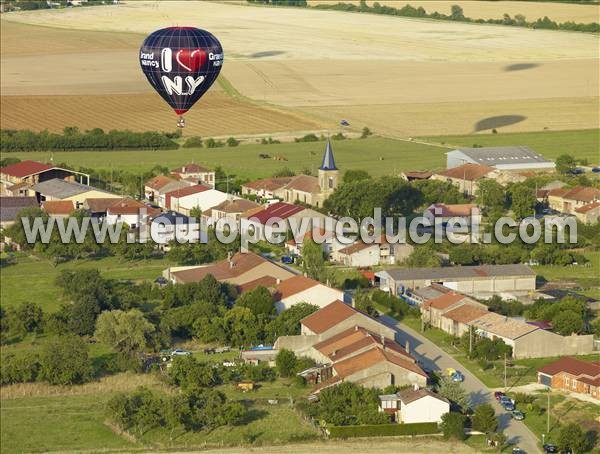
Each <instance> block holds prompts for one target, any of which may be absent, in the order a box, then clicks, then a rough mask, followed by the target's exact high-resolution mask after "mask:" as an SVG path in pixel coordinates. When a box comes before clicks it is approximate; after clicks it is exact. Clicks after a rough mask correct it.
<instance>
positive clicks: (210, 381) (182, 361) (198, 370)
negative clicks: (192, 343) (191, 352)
mask: <svg viewBox="0 0 600 454" xmlns="http://www.w3.org/2000/svg"><path fill="white" fill-rule="evenodd" d="M169 377H170V378H171V380H172V381H173V383H174V384H175V385H177V386H180V387H181V388H183V389H190V388H193V387H196V386H201V387H203V388H206V387H212V386H216V385H218V384H220V383H221V378H220V377H219V374H218V372H217V369H216V368H215V367H214V365H213V364H210V363H201V362H199V361H198V360H197V359H196V358H194V357H192V356H183V357H182V356H179V357H177V358H175V360H174V361H173V365H172V366H171V368H170V369H169Z"/></svg>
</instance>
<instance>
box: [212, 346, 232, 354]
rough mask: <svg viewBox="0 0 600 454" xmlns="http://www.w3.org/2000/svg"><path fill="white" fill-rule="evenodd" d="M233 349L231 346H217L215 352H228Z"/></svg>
mask: <svg viewBox="0 0 600 454" xmlns="http://www.w3.org/2000/svg"><path fill="white" fill-rule="evenodd" d="M230 350H231V347H217V348H215V353H226V352H228V351H230Z"/></svg>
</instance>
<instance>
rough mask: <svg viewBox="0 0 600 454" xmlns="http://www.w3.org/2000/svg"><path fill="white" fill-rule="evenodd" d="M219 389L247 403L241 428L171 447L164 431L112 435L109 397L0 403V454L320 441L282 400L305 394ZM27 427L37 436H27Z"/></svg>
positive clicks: (270, 388) (180, 438)
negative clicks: (270, 401) (108, 419)
mask: <svg viewBox="0 0 600 454" xmlns="http://www.w3.org/2000/svg"><path fill="white" fill-rule="evenodd" d="M25 386H28V385H25ZM31 386H35V385H31ZM84 386H87V385H84ZM76 388H77V387H73V389H76ZM288 388H289V389H288ZM292 388H293V389H292ZM220 389H221V390H222V391H224V392H225V393H226V394H227V395H228V396H230V397H231V398H233V399H239V400H242V399H243V400H245V401H246V404H247V405H248V409H249V413H248V417H247V420H246V421H245V423H244V424H242V425H239V426H235V427H229V426H227V427H220V428H217V429H215V430H212V431H201V432H190V433H186V434H175V438H174V440H173V442H170V441H169V435H170V434H169V431H167V430H164V429H153V430H151V431H148V432H146V433H144V434H142V435H141V436H140V435H139V434H137V433H135V434H133V435H135V438H136V439H137V440H128V439H127V438H125V437H123V436H120V435H118V434H116V433H115V432H114V431H113V430H111V428H109V427H108V426H107V425H106V424H105V421H106V413H105V404H106V402H107V401H108V399H110V397H111V395H112V393H111V392H103V393H98V392H92V393H88V394H85V393H84V394H82V395H62V396H39V397H19V398H9V399H3V400H2V401H1V410H2V429H1V437H2V448H1V452H7V453H8V452H24V451H25V452H41V451H67V450H68V451H74V450H77V451H81V450H88V449H89V450H103V451H105V450H109V451H110V450H127V451H130V450H132V449H136V448H137V449H146V450H147V449H148V448H155V449H156V448H165V447H173V448H180V449H189V448H192V447H211V446H212V447H221V446H237V445H240V444H248V445H249V444H252V445H263V444H282V443H290V442H299V441H304V440H312V439H316V438H318V437H319V433H318V431H317V430H316V429H315V428H313V427H312V426H311V425H310V424H309V423H308V422H306V421H305V420H304V419H303V418H302V417H301V416H300V415H299V414H298V413H297V412H296V411H295V410H293V409H292V408H291V407H290V403H289V399H287V398H285V396H286V395H289V394H293V395H295V396H300V395H304V394H306V391H307V389H308V388H297V387H293V386H291V385H290V384H289V383H288V382H286V381H282V380H277V381H275V382H274V383H265V384H264V385H263V386H262V388H261V389H260V390H259V391H257V392H248V393H241V392H239V391H236V390H235V389H234V387H233V385H224V386H222V387H220ZM267 398H279V399H280V401H279V403H278V404H277V405H269V404H268V403H267V402H266V400H265V399H267ZM31 427H35V428H36V430H34V431H31V430H27V428H31Z"/></svg>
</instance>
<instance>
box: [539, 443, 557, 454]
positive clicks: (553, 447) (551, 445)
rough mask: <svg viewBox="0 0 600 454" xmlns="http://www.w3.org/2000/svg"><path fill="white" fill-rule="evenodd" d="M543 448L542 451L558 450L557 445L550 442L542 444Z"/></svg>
mask: <svg viewBox="0 0 600 454" xmlns="http://www.w3.org/2000/svg"><path fill="white" fill-rule="evenodd" d="M542 447H543V448H544V452H547V453H549V452H558V446H556V445H553V444H551V443H546V444H545V445H544V446H542Z"/></svg>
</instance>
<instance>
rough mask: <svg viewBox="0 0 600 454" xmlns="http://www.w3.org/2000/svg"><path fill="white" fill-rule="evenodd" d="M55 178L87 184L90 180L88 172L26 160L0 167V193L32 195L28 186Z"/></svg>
mask: <svg viewBox="0 0 600 454" xmlns="http://www.w3.org/2000/svg"><path fill="white" fill-rule="evenodd" d="M55 178H58V179H60V180H67V181H71V182H74V181H78V182H80V183H82V182H84V181H85V182H86V184H88V185H89V182H90V176H89V175H88V174H85V173H82V172H76V171H74V170H69V169H63V168H61V167H56V166H54V165H51V164H44V163H42V162H37V161H29V160H27V161H21V162H17V163H15V164H10V165H7V166H4V167H0V194H2V195H10V196H25V195H34V194H29V193H28V188H30V187H31V186H33V185H35V184H37V183H41V182H43V181H47V180H52V179H55Z"/></svg>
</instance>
